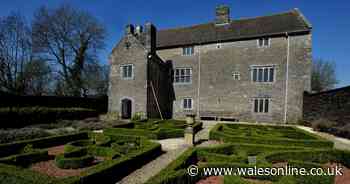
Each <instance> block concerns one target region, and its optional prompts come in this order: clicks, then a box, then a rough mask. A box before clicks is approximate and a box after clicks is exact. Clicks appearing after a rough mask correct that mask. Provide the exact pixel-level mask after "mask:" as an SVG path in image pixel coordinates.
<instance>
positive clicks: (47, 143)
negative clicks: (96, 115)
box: [0, 132, 88, 157]
mask: <svg viewBox="0 0 350 184" xmlns="http://www.w3.org/2000/svg"><path fill="white" fill-rule="evenodd" d="M87 138H88V133H87V132H80V133H75V134H68V135H59V136H50V137H44V138H37V139H32V140H27V141H18V142H13V143H7V144H0V157H5V156H9V155H13V154H18V153H20V152H21V150H23V148H24V147H25V146H26V145H28V144H31V145H33V148H48V147H52V146H58V145H62V144H66V143H68V142H70V141H74V140H77V139H87Z"/></svg>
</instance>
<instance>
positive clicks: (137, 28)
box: [135, 25, 142, 36]
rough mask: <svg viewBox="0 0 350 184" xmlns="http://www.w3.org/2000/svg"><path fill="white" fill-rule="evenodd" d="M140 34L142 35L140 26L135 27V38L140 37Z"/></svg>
mask: <svg viewBox="0 0 350 184" xmlns="http://www.w3.org/2000/svg"><path fill="white" fill-rule="evenodd" d="M141 33H142V26H140V25H138V26H136V31H135V34H136V35H137V36H140V35H141Z"/></svg>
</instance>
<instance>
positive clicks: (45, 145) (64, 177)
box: [0, 120, 350, 184]
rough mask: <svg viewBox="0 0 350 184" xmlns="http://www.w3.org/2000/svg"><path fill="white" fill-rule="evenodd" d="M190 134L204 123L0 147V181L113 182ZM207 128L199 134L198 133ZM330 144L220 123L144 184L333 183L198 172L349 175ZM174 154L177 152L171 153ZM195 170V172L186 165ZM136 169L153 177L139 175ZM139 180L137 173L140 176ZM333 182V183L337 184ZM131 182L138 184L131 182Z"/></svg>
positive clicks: (295, 133)
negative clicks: (338, 171) (165, 142)
mask: <svg viewBox="0 0 350 184" xmlns="http://www.w3.org/2000/svg"><path fill="white" fill-rule="evenodd" d="M188 126H191V127H192V129H193V132H194V134H196V133H197V132H199V131H201V130H202V128H203V123H201V122H194V123H193V124H191V125H189V124H187V123H186V121H180V120H140V121H132V122H128V123H120V124H118V125H116V126H114V127H110V128H105V129H104V130H103V131H102V130H100V131H83V132H78V133H72V134H66V135H57V136H50V137H44V138H36V139H30V140H23V141H17V142H12V143H6V144H1V145H0V181H1V182H0V183H6V184H12V183H16V184H17V183H18V184H27V183H35V184H36V183H38V184H46V183H58V184H78V183H84V184H85V183H99V182H102V181H103V183H117V182H119V181H122V180H123V178H125V177H127V176H128V175H130V176H132V175H133V172H135V171H136V170H140V169H141V170H142V169H143V167H144V166H146V165H148V164H149V163H151V162H153V161H155V160H157V158H160V157H161V156H162V155H163V154H166V153H165V151H164V150H162V147H161V144H159V143H158V142H157V141H158V140H162V139H172V138H180V139H181V138H183V137H184V134H185V132H186V128H187V127H188ZM203 131H206V130H203ZM333 147H334V145H333V142H330V141H327V140H325V139H323V138H321V137H319V136H317V135H314V134H311V133H308V132H305V131H303V130H300V129H298V128H295V127H293V126H277V125H276V126H275V125H257V124H241V123H239V124H238V123H232V124H221V123H218V124H216V125H215V126H213V127H212V128H211V129H210V131H209V140H207V141H204V142H203V140H202V141H200V142H199V143H197V144H196V145H195V146H194V147H191V146H188V147H187V148H184V149H186V150H185V151H184V152H183V154H181V155H180V156H177V157H176V158H174V159H173V160H172V161H170V162H169V163H170V164H165V165H164V164H163V165H157V167H161V168H164V169H162V170H161V171H160V172H157V173H154V174H153V175H152V176H151V177H149V178H147V180H145V181H146V183H147V184H182V183H189V184H191V183H192V184H208V183H212V184H222V183H225V184H226V183H229V184H230V183H238V184H240V183H241V184H256V183H258V184H260V183H261V184H266V183H267V184H270V183H277V184H309V183H312V184H313V183H322V184H338V183H346V182H347V181H348V180H346V181H345V182H344V178H342V176H334V175H324V176H301V175H293V176H291V175H290V176H281V175H257V174H256V175H251V174H243V175H240V176H238V175H237V176H235V175H225V176H219V175H220V174H215V173H212V174H210V175H208V174H205V173H204V170H203V169H204V168H251V167H254V166H256V167H259V168H272V167H274V168H278V167H286V166H290V167H295V168H306V169H310V168H321V169H322V170H324V171H326V170H327V169H328V168H334V167H336V166H339V167H343V170H342V171H343V172H344V173H345V174H348V173H349V170H348V168H350V152H348V151H342V150H336V149H334V148H333ZM175 151H176V150H175ZM192 165H196V166H198V173H197V174H196V175H195V176H193V175H191V176H190V175H189V174H188V168H189V167H190V166H192ZM143 172H146V173H147V172H153V171H152V170H145V171H143ZM141 177H142V176H141ZM339 181H340V182H339ZM135 183H137V182H135Z"/></svg>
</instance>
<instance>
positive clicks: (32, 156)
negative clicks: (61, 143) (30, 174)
mask: <svg viewBox="0 0 350 184" xmlns="http://www.w3.org/2000/svg"><path fill="white" fill-rule="evenodd" d="M48 159H49V155H48V152H47V150H35V151H33V152H30V153H22V154H17V155H11V156H8V157H4V158H0V163H4V164H9V165H15V166H21V167H27V166H29V165H30V164H32V163H36V162H40V161H45V160H48Z"/></svg>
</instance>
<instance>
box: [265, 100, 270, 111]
mask: <svg viewBox="0 0 350 184" xmlns="http://www.w3.org/2000/svg"><path fill="white" fill-rule="evenodd" d="M264 110H265V113H268V112H269V99H265V109H264Z"/></svg>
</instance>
